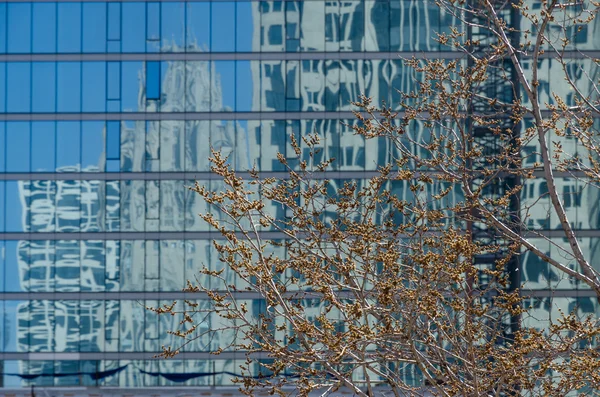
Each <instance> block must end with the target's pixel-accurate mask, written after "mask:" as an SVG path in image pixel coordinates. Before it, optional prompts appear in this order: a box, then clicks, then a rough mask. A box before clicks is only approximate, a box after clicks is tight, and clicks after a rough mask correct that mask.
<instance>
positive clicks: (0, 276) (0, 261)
mask: <svg viewBox="0 0 600 397" xmlns="http://www.w3.org/2000/svg"><path fill="white" fill-rule="evenodd" d="M0 204H4V182H1V183H0ZM3 217H4V215H3V214H2V213H1V211H0V230H4V229H3V227H4V224H3ZM4 250H5V247H4V241H0V291H2V292H4V272H5V266H4V262H5V258H4V257H5V255H6V251H4ZM0 340H4V302H1V303H0ZM3 351H4V346H2V344H0V352H3Z"/></svg>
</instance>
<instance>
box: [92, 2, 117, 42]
mask: <svg viewBox="0 0 600 397" xmlns="http://www.w3.org/2000/svg"><path fill="white" fill-rule="evenodd" d="M110 5H111V4H110V3H109V6H110ZM119 23H120V22H119ZM105 50H106V4H105V3H83V52H104V51H105Z"/></svg>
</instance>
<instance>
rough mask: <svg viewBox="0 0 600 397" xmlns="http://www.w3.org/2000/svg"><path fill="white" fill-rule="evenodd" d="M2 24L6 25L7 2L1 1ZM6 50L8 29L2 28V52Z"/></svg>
mask: <svg viewBox="0 0 600 397" xmlns="http://www.w3.org/2000/svg"><path fill="white" fill-rule="evenodd" d="M0 26H6V3H0ZM5 52H6V29H0V54H3V53H5Z"/></svg>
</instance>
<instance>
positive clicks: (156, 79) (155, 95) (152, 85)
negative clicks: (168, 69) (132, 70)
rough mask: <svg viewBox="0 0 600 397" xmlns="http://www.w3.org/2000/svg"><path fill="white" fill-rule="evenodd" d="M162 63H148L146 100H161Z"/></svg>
mask: <svg viewBox="0 0 600 397" xmlns="http://www.w3.org/2000/svg"><path fill="white" fill-rule="evenodd" d="M160 79H161V76H160V62H146V99H160V85H161V84H160V83H161V82H160Z"/></svg>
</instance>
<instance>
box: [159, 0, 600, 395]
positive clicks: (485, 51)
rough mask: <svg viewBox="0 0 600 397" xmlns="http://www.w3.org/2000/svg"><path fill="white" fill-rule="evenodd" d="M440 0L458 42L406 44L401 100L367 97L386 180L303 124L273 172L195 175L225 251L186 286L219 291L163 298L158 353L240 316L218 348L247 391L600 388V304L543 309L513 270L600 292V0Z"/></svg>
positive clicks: (216, 331) (558, 391)
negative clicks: (585, 220)
mask: <svg viewBox="0 0 600 397" xmlns="http://www.w3.org/2000/svg"><path fill="white" fill-rule="evenodd" d="M436 4H437V5H438V6H439V7H440V8H441V9H442V10H444V12H447V13H450V14H452V15H454V17H455V18H456V20H458V21H460V23H459V26H456V27H452V28H450V29H448V30H447V31H446V32H440V33H438V39H439V41H440V43H441V44H442V45H445V46H448V48H449V49H452V50H455V51H457V52H458V53H460V54H462V55H461V57H453V59H444V60H429V59H418V58H416V57H415V58H412V59H406V60H405V65H406V66H407V67H408V68H409V69H410V70H411V75H412V77H413V81H412V86H411V87H409V89H406V90H404V91H403V92H400V98H401V100H400V103H399V104H393V105H392V106H387V105H385V104H383V105H381V106H374V105H373V104H372V101H371V100H370V99H369V98H367V97H361V98H360V99H359V101H358V102H357V103H355V104H354V105H355V106H356V109H357V110H356V112H355V113H356V117H357V123H356V124H353V125H352V126H351V128H352V129H353V130H354V132H355V133H356V134H358V135H360V136H362V137H364V138H365V139H376V140H379V141H382V142H386V143H387V144H389V147H390V153H391V157H390V161H389V162H387V163H385V164H380V168H379V171H378V174H377V175H376V176H374V177H372V178H370V179H368V180H364V181H357V180H353V181H345V182H343V183H341V182H340V181H335V180H328V179H325V177H326V176H327V174H326V173H324V171H326V170H329V169H331V167H332V166H333V164H334V161H335V160H334V159H326V160H325V161H317V158H318V157H319V156H317V155H318V153H319V150H320V145H321V143H320V139H319V137H318V136H317V135H311V136H306V137H302V138H301V139H298V138H296V137H295V136H291V137H290V139H291V142H292V144H291V145H292V148H293V150H294V151H295V155H296V156H295V157H293V158H286V157H285V156H284V155H283V154H280V155H279V161H280V162H281V163H282V164H283V165H284V166H285V167H286V169H287V171H288V173H287V176H286V177H284V178H279V179H278V178H263V177H261V176H260V173H259V172H257V171H252V172H251V173H250V178H248V179H243V178H241V177H240V176H238V175H236V173H235V172H234V171H232V169H231V167H230V166H229V164H228V161H227V158H225V157H223V156H222V155H221V154H220V153H219V152H216V151H213V158H212V159H211V161H212V162H213V166H212V171H213V172H215V173H216V174H218V175H219V176H221V177H222V178H223V181H224V189H222V190H221V191H210V190H208V189H206V188H205V187H203V186H200V185H199V184H196V186H194V187H193V188H192V190H194V191H195V192H197V193H198V194H199V195H200V196H202V197H203V198H204V200H205V201H206V202H207V203H208V204H209V205H210V206H211V211H209V213H207V214H203V215H202V217H203V218H204V220H205V221H206V222H207V223H208V224H210V225H211V226H212V227H213V228H214V229H216V230H218V231H219V232H220V233H221V234H222V237H223V239H222V240H218V241H217V240H216V241H215V242H214V245H215V248H216V250H217V251H218V253H219V258H220V261H221V262H222V266H220V267H219V268H206V269H205V270H204V271H203V277H202V279H201V280H200V278H199V279H198V280H196V281H194V280H190V281H189V282H188V285H187V287H186V288H185V291H187V292H190V293H192V292H194V293H203V294H205V296H206V299H207V300H208V302H209V304H202V303H198V302H197V301H186V302H185V304H184V305H183V309H182V310H179V309H176V306H175V304H174V305H172V306H164V307H159V308H153V310H154V311H155V312H157V313H159V314H171V315H175V314H178V315H181V316H182V322H181V329H179V330H174V331H173V334H174V335H176V336H179V337H181V338H182V344H181V346H180V347H167V348H165V351H164V353H163V355H164V356H165V357H167V358H169V357H173V356H175V355H176V354H177V353H178V352H179V351H180V349H181V348H183V347H184V346H185V345H186V344H188V343H191V341H196V340H198V339H206V340H209V339H211V338H213V339H215V338H216V339H218V337H219V335H220V334H222V333H224V332H230V333H232V335H234V336H235V337H231V338H228V339H226V340H224V339H221V342H222V343H221V344H220V345H219V347H218V348H217V349H216V350H215V354H219V353H221V352H223V351H225V350H228V349H229V350H235V351H243V352H246V358H247V360H246V363H245V364H244V365H243V366H242V368H241V369H242V370H243V373H242V376H241V377H240V378H239V379H238V381H239V382H240V383H241V384H242V386H243V387H242V389H243V390H245V391H246V392H247V393H248V394H251V393H252V390H254V388H255V387H268V388H270V389H272V391H273V392H276V393H279V394H285V392H286V390H287V389H286V387H287V386H292V387H294V390H296V391H298V392H299V393H300V394H307V393H308V392H310V391H312V390H319V391H320V392H322V393H323V392H324V393H328V392H333V391H335V390H337V389H338V388H340V387H345V388H348V389H349V390H351V391H352V392H353V393H355V394H356V395H375V394H377V393H378V391H382V390H385V392H387V393H390V394H392V395H396V396H399V395H406V394H409V395H420V394H423V393H425V389H427V392H428V393H431V394H434V395H444V396H446V395H448V396H449V395H460V396H487V395H512V394H529V395H555V396H564V395H568V394H569V393H574V392H581V393H587V394H591V395H595V394H600V383H599V382H600V377H599V375H598V370H599V369H600V357H599V354H600V353H599V352H598V350H597V345H596V338H597V337H598V334H599V332H600V327H599V325H600V324H598V320H597V319H596V318H595V317H594V316H593V315H588V316H586V315H584V314H582V310H580V309H581V308H580V307H577V306H574V307H569V308H568V310H562V312H561V313H560V316H559V317H558V318H556V319H554V318H550V319H548V320H547V322H546V324H542V323H539V322H537V323H536V322H535V321H534V320H535V315H536V304H538V303H539V302H538V303H536V302H535V299H536V298H535V297H536V296H539V294H537V295H536V291H534V290H531V288H532V286H531V285H532V284H535V283H532V282H531V280H528V279H527V277H521V276H520V273H521V272H520V269H521V270H522V269H523V265H524V264H525V262H526V261H527V262H531V263H535V264H536V266H537V267H538V272H541V273H543V275H545V277H546V278H547V279H548V280H550V281H553V280H554V279H556V280H558V281H560V280H566V281H567V283H570V284H569V285H572V284H578V285H580V286H584V287H585V288H588V289H589V290H590V291H592V293H591V294H589V295H590V296H594V297H595V298H596V299H600V274H599V271H598V269H597V268H596V267H594V266H593V258H592V256H591V255H593V252H594V251H593V250H592V249H591V248H590V247H592V248H593V247H595V245H596V244H595V243H594V241H593V240H587V241H591V242H590V243H589V247H587V248H586V247H585V246H583V245H582V241H586V240H582V239H583V238H584V237H582V231H581V230H580V229H581V227H579V226H578V225H576V224H575V223H574V222H573V219H572V214H573V212H574V208H576V205H575V206H573V205H571V204H572V203H575V202H581V200H582V198H581V195H582V194H583V191H584V190H585V192H586V194H587V195H588V200H596V199H594V197H598V196H595V195H594V194H595V193H594V192H596V191H597V189H598V182H599V179H600V159H599V154H600V153H599V150H600V149H599V148H600V143H599V142H598V136H599V132H600V131H599V129H598V119H597V118H598V117H600V101H599V96H600V95H599V93H600V91H599V90H598V84H599V83H600V82H599V81H598V70H599V69H598V67H599V66H600V61H599V60H597V59H592V58H590V57H587V56H586V53H585V52H581V51H578V50H577V47H576V46H574V43H576V42H577V41H581V37H582V36H585V35H587V36H589V37H595V36H594V34H597V32H598V30H599V29H598V25H597V24H596V20H595V17H596V14H597V12H598V9H599V7H600V3H596V2H593V1H576V2H562V3H561V2H559V1H557V0H545V1H539V2H538V1H534V2H524V1H523V2H496V1H491V0H472V1H460V0H438V1H437V2H436ZM574 59H575V60H576V61H577V62H575V61H573V60H574ZM550 61H552V62H554V63H555V64H556V65H558V66H559V68H560V76H557V77H556V78H555V77H554V75H553V77H552V84H548V81H544V79H543V78H542V77H541V69H542V68H543V67H544V63H548V62H550ZM305 149H306V150H305ZM305 153H308V154H307V155H305ZM561 178H571V179H572V180H576V181H577V184H572V183H571V184H569V185H565V184H564V183H562V182H564V181H563V180H561ZM535 186H539V187H540V188H542V186H543V190H542V192H541V194H539V197H538V195H537V194H531V191H534V187H535ZM565 186H566V187H568V189H565V188H564V187H565ZM572 186H575V189H571V187H572ZM561 188H563V189H562V190H561ZM593 205H596V204H595V201H594V204H593ZM273 208H277V213H273V211H272V209H273ZM541 211H543V212H544V213H545V214H546V216H545V217H542V218H541V219H542V220H543V222H539V220H540V216H539V214H540V212H541ZM536 217H537V218H536ZM536 223H541V227H537V225H536ZM590 225H591V227H597V225H596V223H595V221H593V220H592V221H590ZM555 226H556V228H555ZM273 235H275V236H276V238H273V237H270V236H273ZM557 236H558V237H559V239H557V238H556V237H557ZM548 247H551V248H552V249H551V250H550V249H549V248H548ZM590 251H591V252H590ZM546 264H547V266H548V267H544V266H546ZM540 269H546V270H540ZM207 277H208V278H210V279H211V283H210V284H208V283H206V282H205V281H204V280H206V278H207ZM528 281H529V283H528ZM550 281H549V282H548V283H550ZM553 282H554V281H553ZM533 288H535V286H534V287H533ZM247 297H251V298H252V299H253V300H252V301H249V300H247V299H246V298H247ZM252 302H253V303H252ZM532 302H533V303H532ZM593 305H594V302H592V306H593ZM208 319H210V321H211V327H210V329H205V328H200V325H201V324H202V323H203V322H206V321H208ZM201 329H202V331H201ZM382 392H383V391H382Z"/></svg>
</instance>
